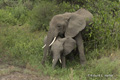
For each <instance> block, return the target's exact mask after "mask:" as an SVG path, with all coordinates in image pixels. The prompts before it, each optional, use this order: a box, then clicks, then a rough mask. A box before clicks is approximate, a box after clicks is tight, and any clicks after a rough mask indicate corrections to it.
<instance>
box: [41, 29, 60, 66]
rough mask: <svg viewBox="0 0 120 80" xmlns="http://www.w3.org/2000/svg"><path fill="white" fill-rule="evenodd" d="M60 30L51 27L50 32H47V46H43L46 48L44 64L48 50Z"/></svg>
mask: <svg viewBox="0 0 120 80" xmlns="http://www.w3.org/2000/svg"><path fill="white" fill-rule="evenodd" d="M57 35H58V32H57V31H55V30H54V31H53V30H52V29H49V31H48V34H47V40H46V44H45V46H43V48H44V52H43V59H42V64H43V65H44V63H45V60H46V57H47V53H48V50H49V48H50V45H52V44H53V39H54V41H55V37H57Z"/></svg>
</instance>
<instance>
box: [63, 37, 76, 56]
mask: <svg viewBox="0 0 120 80" xmlns="http://www.w3.org/2000/svg"><path fill="white" fill-rule="evenodd" d="M75 46H76V41H75V40H74V39H72V38H71V37H68V38H67V39H66V40H65V42H64V44H63V49H64V55H68V54H69V53H70V52H71V51H72V50H73V49H74V48H75Z"/></svg>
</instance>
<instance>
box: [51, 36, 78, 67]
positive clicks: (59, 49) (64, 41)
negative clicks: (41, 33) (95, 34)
mask: <svg viewBox="0 0 120 80" xmlns="http://www.w3.org/2000/svg"><path fill="white" fill-rule="evenodd" d="M75 46H76V41H75V40H74V39H72V38H71V37H67V38H57V40H56V41H55V42H54V43H53V45H52V46H51V52H52V54H53V61H52V63H53V64H52V67H53V68H55V65H56V63H57V62H58V60H60V59H61V60H62V67H63V68H64V67H65V65H66V63H65V62H66V61H65V59H66V58H65V56H66V55H68V54H69V53H71V51H72V50H73V49H74V48H75Z"/></svg>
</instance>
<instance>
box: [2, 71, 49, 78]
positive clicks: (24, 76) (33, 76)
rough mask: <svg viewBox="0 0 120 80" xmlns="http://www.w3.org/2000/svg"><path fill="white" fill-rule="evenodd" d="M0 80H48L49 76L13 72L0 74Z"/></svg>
mask: <svg viewBox="0 0 120 80" xmlns="http://www.w3.org/2000/svg"><path fill="white" fill-rule="evenodd" d="M0 80H49V77H45V76H41V77H38V76H36V75H30V74H23V73H19V72H14V73H11V74H9V75H4V76H1V78H0Z"/></svg>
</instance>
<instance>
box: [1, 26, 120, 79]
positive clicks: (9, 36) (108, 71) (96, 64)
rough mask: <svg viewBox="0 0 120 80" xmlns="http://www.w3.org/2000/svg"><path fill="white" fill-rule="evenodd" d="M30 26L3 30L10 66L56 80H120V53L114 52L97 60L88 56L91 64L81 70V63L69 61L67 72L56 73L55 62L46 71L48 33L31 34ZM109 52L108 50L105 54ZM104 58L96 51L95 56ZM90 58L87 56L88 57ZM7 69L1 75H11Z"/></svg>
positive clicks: (3, 51)
mask: <svg viewBox="0 0 120 80" xmlns="http://www.w3.org/2000/svg"><path fill="white" fill-rule="evenodd" d="M28 26H29V25H24V26H10V27H0V58H1V59H2V60H3V61H4V62H6V63H9V64H13V65H17V66H22V67H25V68H27V69H29V70H32V71H38V73H39V74H40V75H41V74H44V75H48V76H50V77H51V79H52V80H54V79H55V78H58V79H60V80H119V79H120V68H119V67H120V52H119V51H120V50H116V51H110V52H109V54H110V55H109V56H104V55H102V56H101V58H99V59H97V58H94V57H93V56H92V57H91V56H87V57H88V58H87V64H86V65H85V66H83V67H82V66H81V65H80V64H79V61H78V60H75V61H72V62H69V61H67V68H66V69H61V68H60V67H59V66H57V68H56V69H55V70H53V69H52V67H51V66H52V65H51V60H50V61H47V62H46V67H43V66H42V65H41V59H42V56H43V50H42V48H41V47H42V46H43V38H44V36H45V35H46V32H44V31H40V32H37V31H36V32H33V33H32V32H30V30H29V27H28ZM104 52H105V50H104ZM96 53H97V54H103V53H102V52H98V51H97V52H96V51H93V52H91V54H96ZM86 55H87V54H86ZM7 72H8V71H7V69H6V70H5V71H4V72H0V74H4V73H7Z"/></svg>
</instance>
